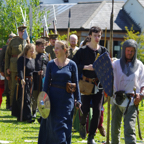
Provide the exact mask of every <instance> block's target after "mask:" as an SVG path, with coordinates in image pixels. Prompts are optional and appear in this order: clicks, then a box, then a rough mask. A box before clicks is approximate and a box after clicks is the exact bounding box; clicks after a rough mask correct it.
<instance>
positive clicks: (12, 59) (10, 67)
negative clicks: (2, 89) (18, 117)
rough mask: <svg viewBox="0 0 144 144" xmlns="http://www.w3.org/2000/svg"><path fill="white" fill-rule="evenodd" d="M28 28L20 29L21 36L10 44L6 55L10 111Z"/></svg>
mask: <svg viewBox="0 0 144 144" xmlns="http://www.w3.org/2000/svg"><path fill="white" fill-rule="evenodd" d="M25 29H26V26H20V27H18V33H19V36H16V37H14V38H13V39H12V40H11V41H10V43H9V44H8V47H7V50H6V55H5V71H6V79H7V80H9V81H10V86H9V88H10V110H12V102H13V96H14V91H15V86H16V79H15V77H16V76H17V57H18V55H19V54H20V53H21V52H22V51H23V49H24V46H23V44H24V39H23V34H24V31H25Z"/></svg>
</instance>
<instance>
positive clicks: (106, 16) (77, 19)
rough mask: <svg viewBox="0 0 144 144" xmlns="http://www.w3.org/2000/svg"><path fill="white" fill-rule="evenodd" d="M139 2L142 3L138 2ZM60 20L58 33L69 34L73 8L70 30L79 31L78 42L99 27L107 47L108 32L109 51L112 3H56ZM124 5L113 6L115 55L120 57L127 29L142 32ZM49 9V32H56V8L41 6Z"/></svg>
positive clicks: (120, 3) (118, 3) (119, 3)
mask: <svg viewBox="0 0 144 144" xmlns="http://www.w3.org/2000/svg"><path fill="white" fill-rule="evenodd" d="M139 1H140V0H139ZM54 6H55V10H56V17H57V25H56V26H57V31H58V33H59V34H61V35H62V34H67V29H68V13H69V8H70V9H71V19H70V29H71V31H75V30H76V31H77V36H78V38H79V43H80V42H81V41H82V40H84V38H85V37H86V36H87V35H88V31H89V29H90V27H91V26H99V27H101V28H102V29H103V31H104V32H103V35H102V40H101V42H100V44H101V45H104V38H105V29H107V33H106V40H107V44H106V47H107V48H108V49H110V48H109V37H110V15H111V10H112V3H111V1H103V0H101V1H96V2H79V3H73V4H72V3H69V4H55V5H54ZM124 6H125V2H122V1H120V2H117V1H115V3H114V18H113V20H114V24H113V56H114V57H118V58H119V57H120V56H121V45H120V44H121V42H122V41H123V40H124V36H126V30H125V26H127V27H128V29H130V28H131V27H132V26H133V29H134V30H135V31H141V28H140V26H139V25H138V24H137V23H136V22H135V21H134V20H133V18H132V17H130V15H129V14H128V12H127V11H126V10H125V8H124ZM44 7H45V8H46V9H47V10H48V9H49V10H50V14H49V18H48V23H49V24H50V27H49V29H50V30H53V24H52V21H53V19H54V18H53V9H52V8H53V5H51V4H49V5H41V9H43V8H44Z"/></svg>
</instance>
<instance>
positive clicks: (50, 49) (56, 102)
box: [0, 26, 144, 144]
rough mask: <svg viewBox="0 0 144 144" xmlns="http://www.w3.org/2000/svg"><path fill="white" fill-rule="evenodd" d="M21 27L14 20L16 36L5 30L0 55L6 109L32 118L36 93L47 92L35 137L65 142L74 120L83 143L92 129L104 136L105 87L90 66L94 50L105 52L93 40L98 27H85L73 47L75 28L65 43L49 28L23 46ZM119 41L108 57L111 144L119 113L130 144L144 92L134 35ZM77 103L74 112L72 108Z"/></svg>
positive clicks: (43, 143)
mask: <svg viewBox="0 0 144 144" xmlns="http://www.w3.org/2000/svg"><path fill="white" fill-rule="evenodd" d="M25 30H26V26H20V27H18V33H19V36H16V35H15V34H13V33H11V34H10V35H9V39H8V41H7V45H6V46H3V48H2V52H1V56H0V71H1V75H2V76H4V77H5V90H4V94H3V95H6V109H8V110H10V111H12V115H13V116H15V117H17V121H20V119H21V116H22V121H26V122H28V123H33V122H34V121H35V119H34V118H36V112H37V98H38V95H39V93H40V92H41V91H44V92H45V93H47V94H48V96H49V99H50V103H51V109H50V114H49V116H48V118H46V119H44V118H42V117H40V118H39V119H38V122H39V123H40V131H39V138H38V143H39V144H70V143H71V133H72V132H71V131H72V126H74V128H75V129H76V130H78V131H79V133H80V137H81V138H82V139H85V138H86V136H87V133H88V139H87V143H88V144H96V142H95V140H94V136H95V134H96V131H97V129H99V131H100V133H101V135H102V136H106V132H105V129H104V127H103V125H102V123H103V113H104V109H103V103H104V93H105V92H104V90H103V87H102V85H101V84H100V81H99V79H98V77H97V75H96V73H95V71H94V68H93V63H94V61H95V60H96V57H97V54H99V55H102V54H104V53H105V52H107V53H108V49H107V48H105V47H104V46H101V45H99V42H100V40H101V36H102V32H103V31H102V29H101V28H100V27H97V26H93V27H91V28H90V30H89V34H88V36H87V37H86V38H85V40H84V41H82V42H81V44H80V47H77V43H78V37H77V35H75V34H72V35H70V37H69V44H68V42H66V41H62V40H58V35H57V34H51V35H49V37H41V38H39V39H38V40H36V41H35V43H34V44H30V43H28V44H26V46H24V39H23V34H24V31H25ZM122 47H123V50H122V51H123V52H122V56H121V58H120V59H118V60H115V61H113V62H112V65H113V74H114V90H113V97H112V98H111V99H112V101H111V102H112V123H111V137H112V144H117V143H119V137H120V126H121V120H122V116H124V135H125V143H126V144H130V143H133V144H136V134H135V123H136V117H137V106H138V104H139V102H140V101H141V100H142V99H143V97H144V66H143V64H142V62H140V61H139V60H137V59H136V57H137V48H138V45H137V42H136V41H134V40H132V39H130V40H127V41H125V42H124V44H123V46H122ZM43 79H44V83H43ZM71 86H73V89H71ZM81 86H82V87H81ZM133 87H135V88H136V90H135V91H134V90H133ZM82 89H85V90H84V91H83V90H82ZM86 89H88V91H86ZM90 89H91V91H90ZM23 97H24V99H23ZM77 109H79V110H78V112H79V114H78V115H76V114H77V113H75V111H77ZM90 109H92V112H91V113H90ZM21 114H22V115H21ZM73 115H74V116H73ZM75 119H78V123H79V126H78V127H77V126H76V125H74V121H75ZM89 120H90V125H89V122H88V121H89Z"/></svg>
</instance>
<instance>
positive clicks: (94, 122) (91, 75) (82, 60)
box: [73, 26, 107, 144]
mask: <svg viewBox="0 0 144 144" xmlns="http://www.w3.org/2000/svg"><path fill="white" fill-rule="evenodd" d="M101 35H102V29H101V28H100V27H96V26H93V27H91V28H90V31H89V37H90V39H91V41H90V42H89V44H88V45H86V46H84V47H82V48H80V49H79V50H78V51H77V53H76V54H75V56H74V58H73V60H74V61H75V62H76V64H77V67H78V72H79V75H82V79H83V80H81V81H80V82H81V83H80V82H79V84H81V85H82V87H81V88H83V90H82V89H81V88H80V91H81V93H83V95H82V96H81V97H82V111H83V114H82V116H81V120H80V128H79V129H80V136H81V137H82V138H83V139H85V138H86V118H87V115H88V113H89V109H90V102H91V101H92V108H93V116H92V119H91V121H90V128H89V135H88V144H96V143H95V141H94V135H95V132H96V129H97V127H98V124H99V120H100V115H101V107H102V102H103V90H102V87H101V85H100V84H99V80H98V78H97V76H96V74H95V71H94V69H93V63H94V61H95V59H96V57H97V54H98V53H99V54H100V55H101V54H103V53H104V52H107V49H106V48H105V47H103V46H100V45H99V41H100V39H101ZM84 81H88V82H87V84H88V85H89V83H90V87H89V88H91V87H93V89H92V90H91V91H89V92H88V91H85V89H86V88H87V87H85V85H87V84H86V82H84ZM98 85H99V86H98ZM84 91H85V92H84Z"/></svg>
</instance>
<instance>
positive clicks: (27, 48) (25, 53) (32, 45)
mask: <svg viewBox="0 0 144 144" xmlns="http://www.w3.org/2000/svg"><path fill="white" fill-rule="evenodd" d="M31 48H34V50H35V45H34V44H32V43H30V44H27V45H26V46H25V48H24V50H23V52H22V53H20V54H19V55H18V58H19V57H21V56H26V55H27V52H28V50H30V49H31ZM32 58H33V59H35V58H36V50H35V52H34V54H33V56H32Z"/></svg>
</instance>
